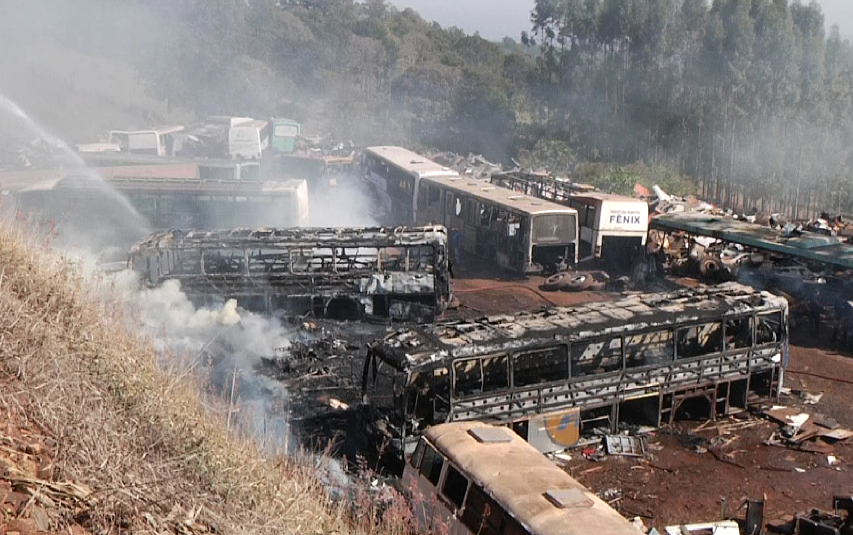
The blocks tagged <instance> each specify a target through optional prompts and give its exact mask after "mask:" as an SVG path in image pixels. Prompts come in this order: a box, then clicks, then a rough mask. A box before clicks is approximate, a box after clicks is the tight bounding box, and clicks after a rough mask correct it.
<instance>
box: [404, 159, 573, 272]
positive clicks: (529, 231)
mask: <svg viewBox="0 0 853 535" xmlns="http://www.w3.org/2000/svg"><path fill="white" fill-rule="evenodd" d="M416 203H417V206H416V208H417V212H416V224H418V225H422V224H440V225H444V226H445V227H447V228H448V229H450V231H451V242H453V243H452V245H453V248H454V249H457V250H456V252H455V256H456V258H455V260H456V261H457V262H458V261H459V260H460V259H459V253H461V252H464V253H465V254H467V255H471V256H472V257H479V258H481V259H484V260H487V261H489V262H494V263H495V265H497V266H499V267H501V268H503V269H506V270H509V271H514V272H516V273H522V274H533V273H549V272H554V271H560V270H561V269H563V268H564V267H567V266H568V265H574V264H575V263H577V259H578V213H577V211H575V210H574V209H572V208H569V207H566V206H562V205H559V204H556V203H553V202H550V201H545V200H542V199H537V198H535V197H531V196H529V195H525V194H523V193H516V192H514V191H510V190H508V189H505V188H501V187H499V186H493V185H491V184H489V183H488V182H484V181H482V180H475V179H472V178H467V177H460V176H444V177H425V178H423V179H422V180H420V182H419V186H418V193H417V196H416ZM455 233H458V234H459V236H458V237H456V238H454V237H453V236H454V234H455Z"/></svg>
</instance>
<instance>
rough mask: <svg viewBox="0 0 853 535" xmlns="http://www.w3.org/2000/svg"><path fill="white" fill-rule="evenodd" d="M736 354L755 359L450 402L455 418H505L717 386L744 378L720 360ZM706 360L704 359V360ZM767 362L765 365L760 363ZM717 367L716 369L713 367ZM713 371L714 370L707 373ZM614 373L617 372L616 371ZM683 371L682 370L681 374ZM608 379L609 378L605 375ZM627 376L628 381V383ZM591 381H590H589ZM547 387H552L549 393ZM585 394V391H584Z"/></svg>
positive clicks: (769, 366)
mask: <svg viewBox="0 0 853 535" xmlns="http://www.w3.org/2000/svg"><path fill="white" fill-rule="evenodd" d="M732 357H734V358H735V359H736V361H740V362H742V363H746V364H747V365H748V366H749V365H750V363H751V362H752V361H753V360H754V359H752V351H751V350H750V351H741V352H738V353H736V354H728V355H726V354H723V353H719V354H715V355H714V356H712V357H697V358H698V359H700V360H698V361H695V362H694V363H693V364H698V366H696V368H697V370H698V377H696V375H697V374H696V373H693V374H691V375H693V377H690V378H689V379H680V380H674V381H666V380H665V381H664V382H661V381H660V380H659V379H660V378H659V377H652V376H653V375H654V376H658V375H660V376H663V377H668V376H671V374H672V373H673V372H676V371H677V368H678V366H667V367H666V368H668V369H663V368H648V369H644V370H640V371H639V372H635V373H628V374H621V373H620V374H618V376H611V377H609V379H617V380H616V381H596V383H595V384H594V385H589V386H587V385H584V384H583V383H579V382H575V381H569V382H568V383H566V384H562V385H554V384H550V385H545V386H536V387H525V388H524V389H523V390H517V391H504V392H503V393H502V392H496V393H495V394H494V395H478V396H469V397H466V398H465V399H464V400H454V402H453V403H452V405H451V412H452V419H472V418H470V417H467V416H466V417H464V418H459V417H458V416H457V415H458V414H460V413H464V414H466V415H467V414H469V413H472V412H473V413H479V414H486V415H488V416H489V417H490V418H493V419H499V420H505V419H512V418H518V417H520V416H526V415H535V414H541V413H544V412H550V411H551V410H560V409H563V408H572V407H583V406H584V405H585V403H580V402H578V401H579V400H580V401H583V400H585V399H587V398H594V399H599V400H601V401H602V402H604V403H606V404H610V403H621V402H623V401H625V399H626V393H627V392H628V391H629V390H635V392H632V394H635V393H636V392H638V391H642V392H643V393H644V394H654V393H657V392H660V393H662V394H667V393H675V392H677V391H680V390H683V389H685V388H709V387H710V386H714V387H716V385H717V384H719V383H722V382H728V381H733V380H739V379H742V378H744V374H743V373H742V372H741V370H740V369H736V370H734V371H732V372H731V373H726V372H725V371H724V370H723V369H722V367H721V363H722V361H723V360H724V359H725V358H732ZM703 361H705V362H703ZM761 364H764V366H761ZM715 368H716V371H712V370H714V369H715ZM750 368H751V369H750V371H749V373H748V374H747V376H748V375H751V374H752V373H757V372H766V371H771V370H774V369H775V366H773V363H772V361H769V360H767V359H764V362H761V363H758V362H756V363H755V365H754V366H750ZM709 371H711V373H708V372H709ZM613 373H615V372H613ZM683 373H684V372H683V371H682V374H683ZM632 375H634V376H640V377H641V376H646V379H638V378H634V379H633V380H631V379H630V376H632ZM602 379H607V378H602ZM626 380H628V381H629V382H628V383H626ZM587 382H590V381H587ZM589 388H594V389H596V390H598V391H597V392H595V393H593V394H590V392H589ZM602 389H604V390H608V389H609V390H611V391H613V393H612V394H610V395H602V393H601V390H602ZM547 390H552V392H549V393H548V394H546V391H547ZM525 393H535V394H534V395H535V396H536V398H537V403H536V405H535V408H534V409H532V410H529V409H528V410H525V409H524V407H518V406H517V405H518V402H519V401H521V400H522V399H524V398H523V397H522V396H520V395H519V394H521V395H523V394H525ZM584 394H586V395H584ZM560 395H564V396H568V397H570V398H571V401H569V402H568V403H566V402H553V403H549V402H548V401H547V400H548V398H553V397H557V396H560ZM500 406H509V408H508V409H507V410H505V411H499V412H489V410H490V409H493V408H495V407H500ZM515 412H519V413H520V414H514V413H515ZM504 414H505V415H506V418H500V415H504Z"/></svg>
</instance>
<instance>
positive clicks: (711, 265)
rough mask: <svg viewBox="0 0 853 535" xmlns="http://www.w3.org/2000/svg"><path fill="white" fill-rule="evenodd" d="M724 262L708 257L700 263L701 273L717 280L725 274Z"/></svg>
mask: <svg viewBox="0 0 853 535" xmlns="http://www.w3.org/2000/svg"><path fill="white" fill-rule="evenodd" d="M723 269H724V268H723V261H722V260H720V259H719V258H716V257H713V256H708V257H705V258H703V259H702V260H701V261H700V262H699V272H700V273H702V275H703V276H704V277H708V278H712V279H717V278H719V277H720V276H721V275H722V273H723Z"/></svg>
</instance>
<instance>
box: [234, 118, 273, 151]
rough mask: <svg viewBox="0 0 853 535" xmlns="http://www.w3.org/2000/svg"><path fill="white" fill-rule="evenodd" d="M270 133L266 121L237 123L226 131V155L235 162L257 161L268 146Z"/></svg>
mask: <svg viewBox="0 0 853 535" xmlns="http://www.w3.org/2000/svg"><path fill="white" fill-rule="evenodd" d="M271 133H272V125H271V124H270V123H269V122H268V121H257V120H251V121H244V122H238V123H236V124H234V125H233V126H231V128H230V129H229V130H228V153H229V154H230V155H231V157H232V158H233V159H235V160H239V159H244V160H256V159H257V160H259V159H260V158H261V156H262V155H263V153H264V151H266V150H267V148H269V146H270V134H271Z"/></svg>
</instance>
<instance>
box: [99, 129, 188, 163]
mask: <svg viewBox="0 0 853 535" xmlns="http://www.w3.org/2000/svg"><path fill="white" fill-rule="evenodd" d="M183 130H184V127H183V126H169V127H164V128H156V129H151V130H132V131H127V130H111V131H110V137H109V140H108V143H109V144H113V145H118V146H119V148H120V151H121V152H129V153H131V154H150V155H153V156H174V155H175V152H176V146H175V145H176V137H175V136H176V135H177V134H179V133H181V132H183Z"/></svg>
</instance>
